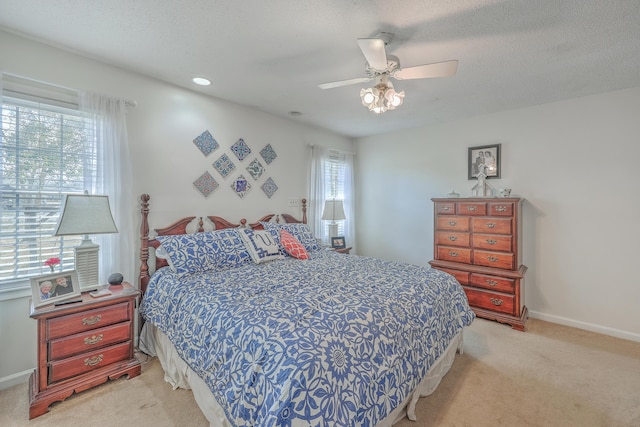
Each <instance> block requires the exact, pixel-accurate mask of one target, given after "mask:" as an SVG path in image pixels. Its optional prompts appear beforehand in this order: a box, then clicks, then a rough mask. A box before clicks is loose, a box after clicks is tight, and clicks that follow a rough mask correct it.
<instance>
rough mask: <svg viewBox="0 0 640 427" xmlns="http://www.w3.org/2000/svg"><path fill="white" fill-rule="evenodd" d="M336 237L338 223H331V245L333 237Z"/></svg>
mask: <svg viewBox="0 0 640 427" xmlns="http://www.w3.org/2000/svg"><path fill="white" fill-rule="evenodd" d="M337 236H338V223H336V222H332V223H331V224H329V243H331V239H332V238H333V237H337Z"/></svg>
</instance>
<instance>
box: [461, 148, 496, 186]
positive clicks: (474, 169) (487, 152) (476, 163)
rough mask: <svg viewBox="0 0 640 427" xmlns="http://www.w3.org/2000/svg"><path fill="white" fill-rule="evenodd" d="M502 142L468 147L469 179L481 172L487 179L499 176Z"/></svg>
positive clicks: (474, 177) (475, 177)
mask: <svg viewBox="0 0 640 427" xmlns="http://www.w3.org/2000/svg"><path fill="white" fill-rule="evenodd" d="M501 145H502V144H493V145H483V146H478V147H469V159H468V162H469V163H468V166H469V179H478V174H480V173H483V174H484V175H485V177H486V178H487V179H491V178H500V146H501Z"/></svg>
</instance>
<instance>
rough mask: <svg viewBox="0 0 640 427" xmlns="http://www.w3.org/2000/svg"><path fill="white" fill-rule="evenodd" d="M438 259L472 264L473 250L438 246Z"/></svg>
mask: <svg viewBox="0 0 640 427" xmlns="http://www.w3.org/2000/svg"><path fill="white" fill-rule="evenodd" d="M438 259H441V260H445V261H454V262H462V263H464V264H470V263H471V249H468V248H455V247H450V246H438Z"/></svg>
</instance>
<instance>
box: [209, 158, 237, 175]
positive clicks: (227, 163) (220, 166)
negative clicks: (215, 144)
mask: <svg viewBox="0 0 640 427" xmlns="http://www.w3.org/2000/svg"><path fill="white" fill-rule="evenodd" d="M213 167H214V168H215V170H217V171H218V172H219V173H220V175H222V176H223V177H224V178H226V177H227V176H229V174H230V173H231V172H233V171H234V169H235V168H236V165H234V164H233V162H232V161H231V159H230V158H229V156H227V155H226V154H223V155H222V156H220V157H218V160H216V161H215V162H213Z"/></svg>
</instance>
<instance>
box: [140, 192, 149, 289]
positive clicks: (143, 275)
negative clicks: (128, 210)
mask: <svg viewBox="0 0 640 427" xmlns="http://www.w3.org/2000/svg"><path fill="white" fill-rule="evenodd" d="M149 199H150V197H149V195H148V194H143V195H142V196H140V200H141V201H142V204H141V208H140V213H141V214H142V224H141V225H140V278H139V280H140V282H139V286H140V291H142V294H143V295H144V293H145V291H146V290H147V284H148V283H149V264H148V262H147V261H148V260H149Z"/></svg>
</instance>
